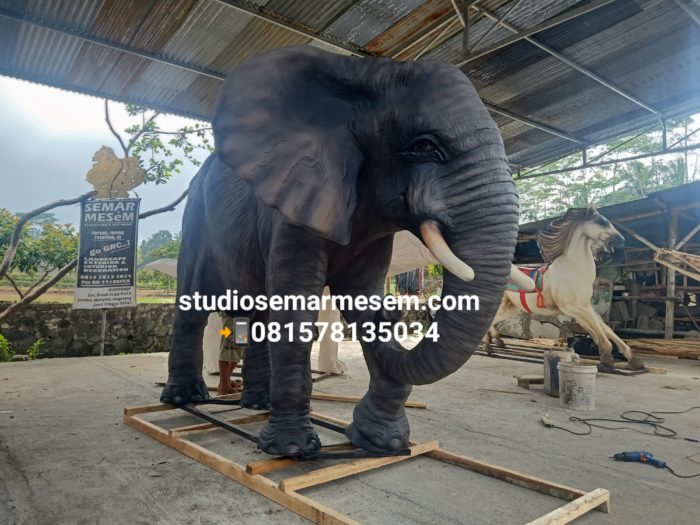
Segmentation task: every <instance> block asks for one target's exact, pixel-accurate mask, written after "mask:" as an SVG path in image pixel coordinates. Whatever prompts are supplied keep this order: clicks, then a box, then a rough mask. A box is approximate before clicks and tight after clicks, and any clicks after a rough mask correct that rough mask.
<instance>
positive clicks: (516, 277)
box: [508, 264, 536, 292]
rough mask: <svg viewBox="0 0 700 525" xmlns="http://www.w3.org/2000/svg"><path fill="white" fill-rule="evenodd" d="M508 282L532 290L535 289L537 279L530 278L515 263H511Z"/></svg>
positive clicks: (527, 290) (528, 290) (522, 288)
mask: <svg viewBox="0 0 700 525" xmlns="http://www.w3.org/2000/svg"><path fill="white" fill-rule="evenodd" d="M508 282H510V283H512V284H514V285H515V286H517V287H518V288H520V289H521V290H524V291H526V292H532V291H534V290H535V288H536V285H535V281H533V280H532V279H530V278H529V277H528V276H527V275H525V274H524V273H523V272H521V271H520V269H519V268H518V267H517V266H515V265H514V264H511V265H510V275H509V276H508Z"/></svg>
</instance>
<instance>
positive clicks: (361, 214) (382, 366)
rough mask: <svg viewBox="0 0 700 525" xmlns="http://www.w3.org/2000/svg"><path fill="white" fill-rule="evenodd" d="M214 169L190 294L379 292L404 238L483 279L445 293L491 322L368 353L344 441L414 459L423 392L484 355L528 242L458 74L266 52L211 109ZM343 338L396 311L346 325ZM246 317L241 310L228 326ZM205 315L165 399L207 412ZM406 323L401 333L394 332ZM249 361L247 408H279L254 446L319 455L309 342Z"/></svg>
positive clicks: (497, 150) (191, 202) (196, 319)
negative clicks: (431, 240)
mask: <svg viewBox="0 0 700 525" xmlns="http://www.w3.org/2000/svg"><path fill="white" fill-rule="evenodd" d="M214 132H215V138H216V143H217V152H216V155H215V156H212V157H210V158H209V159H208V160H207V162H206V163H205V164H204V165H203V166H202V169H201V170H200V172H199V173H198V174H197V176H196V177H195V179H194V180H193V181H192V184H191V188H190V194H189V199H188V202H187V207H186V210H185V216H184V220H183V243H182V251H181V253H180V258H179V263H178V296H180V295H181V294H193V293H194V292H195V291H199V292H200V293H202V294H222V293H225V291H226V290H227V289H231V290H238V293H239V295H244V294H250V295H259V294H267V295H273V294H279V295H285V294H301V295H307V296H308V295H321V293H322V290H323V287H324V286H325V285H326V284H328V285H330V287H331V291H332V293H334V294H350V295H367V296H369V295H372V294H382V292H383V282H384V276H385V275H386V272H387V268H388V265H389V260H390V257H391V246H392V240H393V234H394V233H395V232H397V231H400V230H404V229H405V230H409V231H411V232H413V233H414V234H416V235H420V234H419V225H420V223H421V222H422V221H424V220H426V219H431V220H435V221H437V222H438V223H439V224H440V227H441V229H442V232H443V236H444V237H445V239H446V241H447V243H448V244H449V245H450V247H451V249H452V251H453V252H454V253H455V254H456V255H457V256H458V257H459V258H461V259H462V260H464V261H465V262H466V263H467V264H469V265H470V266H471V267H472V268H473V269H474V271H475V273H476V278H475V279H474V280H473V281H471V282H468V283H467V282H462V281H460V280H458V279H457V278H455V277H454V276H453V275H451V274H449V273H446V275H445V279H444V290H443V293H444V294H450V295H460V294H476V295H478V296H479V298H480V310H479V311H478V312H474V311H471V312H447V311H441V312H439V313H438V315H437V318H436V321H437V323H438V332H439V334H440V338H439V340H438V341H437V342H433V341H428V340H423V341H422V342H421V343H420V344H419V345H418V346H417V347H416V348H414V349H413V350H411V351H406V350H405V349H404V348H403V347H402V346H401V345H400V344H399V343H398V342H396V341H391V342H388V343H377V342H375V343H371V344H370V343H364V342H363V343H362V348H363V353H364V357H365V360H366V362H367V366H368V368H369V372H370V384H369V389H368V392H367V393H366V395H365V396H364V397H363V399H362V400H361V402H360V403H358V405H357V406H356V408H355V412H354V421H353V423H352V424H351V425H350V426H349V427H348V429H347V431H346V433H347V436H348V437H349V439H351V440H352V442H353V443H355V444H356V445H358V446H360V447H362V448H365V449H371V450H379V451H388V450H395V449H397V448H402V447H406V446H407V445H408V440H409V428H408V421H407V419H406V415H405V412H404V406H403V404H404V402H405V400H406V399H407V397H408V395H409V393H410V391H411V385H414V384H425V383H432V382H435V381H438V380H439V379H441V378H443V377H445V376H447V375H449V374H451V373H452V372H454V371H455V370H457V369H458V368H459V367H461V366H462V365H463V364H464V362H465V361H466V360H467V359H468V358H469V357H470V356H471V354H472V353H473V351H474V350H475V349H476V346H477V345H478V343H479V341H480V339H481V337H482V336H483V334H484V333H485V332H486V330H487V329H488V327H489V325H490V323H491V320H492V318H493V316H494V315H495V312H496V309H497V308H498V304H499V302H500V299H501V296H502V294H503V290H504V287H505V284H506V277H507V275H508V272H509V270H510V262H511V258H512V255H513V250H514V247H515V242H516V235H517V225H518V206H517V196H516V193H515V186H514V184H513V181H512V178H511V175H510V171H509V169H508V164H507V162H506V155H505V152H504V149H503V143H502V140H501V137H500V135H499V133H498V130H497V128H496V125H495V124H494V122H493V121H492V120H491V118H490V116H489V114H488V112H487V111H486V109H485V108H484V106H483V105H482V103H481V101H480V99H479V97H478V96H477V94H476V92H475V90H474V88H473V86H472V85H471V83H470V82H469V81H468V80H467V78H466V77H465V76H464V75H463V74H462V73H461V72H460V71H459V70H458V69H456V68H454V67H453V66H449V65H444V64H437V63H430V62H423V61H421V62H403V63H400V62H394V61H392V60H388V59H369V58H368V59H359V58H354V57H344V56H340V55H334V54H329V53H325V52H323V51H320V50H316V49H313V48H310V47H302V48H287V49H280V50H275V51H271V52H267V53H264V54H262V55H259V56H257V57H256V58H254V59H252V60H250V61H248V62H246V63H245V64H243V65H241V66H240V67H239V68H238V69H236V70H235V71H234V72H233V73H232V74H231V75H230V76H229V77H228V79H227V80H226V82H225V83H224V85H223V88H222V90H221V94H220V97H219V101H218V103H217V106H216V109H215V118H214ZM342 313H343V316H344V317H345V319H346V320H347V321H348V322H357V323H362V322H366V321H373V322H379V321H382V320H384V319H390V317H391V316H390V312H372V311H352V310H349V311H344V312H342ZM230 314H231V315H235V316H242V315H245V313H244V312H230ZM206 317H207V312H196V311H187V312H185V311H180V310H178V311H177V313H176V316H175V321H174V335H173V342H172V350H171V352H170V360H169V378H168V383H167V385H166V387H165V389H164V390H163V394H162V396H161V400H162V401H163V402H167V403H175V404H177V403H185V402H190V401H200V400H203V399H206V397H207V392H206V388H205V386H204V382H203V380H202V377H201V372H200V371H201V369H202V331H203V326H204V324H205V321H206ZM253 320H257V321H264V322H268V321H277V322H279V323H280V324H282V325H284V324H285V323H289V322H293V323H297V324H298V323H300V322H302V321H307V322H314V321H315V320H316V315H315V313H314V312H304V311H285V312H275V311H270V312H256V313H255V315H254V316H253ZM394 320H395V318H394ZM285 337H286V334H284V335H283V338H282V340H281V341H280V342H279V343H271V344H255V345H253V346H251V347H250V348H249V349H248V350H247V354H246V358H245V365H244V369H243V376H244V383H245V391H244V393H243V401H242V404H243V405H244V406H246V407H250V408H258V409H262V408H267V407H268V406H269V407H270V409H271V417H270V419H269V422H268V423H267V425H266V427H265V428H264V429H263V431H262V432H261V434H260V440H259V447H260V448H261V449H262V450H264V451H265V452H268V453H270V454H281V455H298V454H313V453H314V452H315V451H317V450H318V449H319V447H320V442H319V439H318V436H317V435H316V433H315V432H314V430H313V428H312V426H311V424H310V422H309V396H310V394H311V385H312V383H311V371H310V362H309V356H310V351H311V344H310V343H301V342H299V338H298V337H295V338H294V340H287V339H285Z"/></svg>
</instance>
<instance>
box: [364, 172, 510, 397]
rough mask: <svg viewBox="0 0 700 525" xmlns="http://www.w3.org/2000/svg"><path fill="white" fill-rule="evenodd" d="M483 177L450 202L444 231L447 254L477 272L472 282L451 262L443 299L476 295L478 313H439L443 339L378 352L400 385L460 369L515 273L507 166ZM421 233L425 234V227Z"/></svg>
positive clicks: (419, 383)
mask: <svg viewBox="0 0 700 525" xmlns="http://www.w3.org/2000/svg"><path fill="white" fill-rule="evenodd" d="M485 179H486V180H488V182H486V183H483V182H482V183H478V185H477V186H476V187H473V186H474V183H473V182H472V184H468V186H472V187H470V188H469V189H468V191H465V192H464V194H463V196H462V197H461V198H459V197H458V198H457V199H458V203H457V204H455V203H454V202H452V203H450V218H451V222H452V224H451V225H450V226H449V228H447V227H446V228H444V236H445V241H446V244H447V245H448V246H449V250H448V251H449V252H451V253H452V254H453V255H454V256H455V257H456V259H459V260H460V261H463V262H464V263H466V265H468V266H467V268H470V269H472V270H473V279H472V280H468V279H465V278H464V277H465V275H464V273H468V272H467V271H466V270H465V268H464V267H463V266H462V267H461V266H460V265H459V264H456V263H455V262H454V260H453V261H451V262H452V264H451V265H450V267H446V268H445V274H444V280H443V290H442V298H443V300H444V298H445V297H447V296H453V297H455V298H459V296H465V295H470V296H477V297H478V301H479V302H478V310H476V309H472V310H462V311H460V310H456V309H455V310H451V311H448V310H446V309H441V310H439V311H438V313H437V316H436V318H435V322H436V323H437V332H438V334H439V338H438V339H437V340H432V339H429V338H427V337H426V338H423V340H422V341H421V342H420V343H419V344H418V345H417V346H416V347H415V348H414V349H413V350H410V351H407V350H404V349H398V348H397V347H393V348H392V347H389V346H383V347H380V348H378V349H377V354H376V357H377V360H378V362H379V365H380V366H381V367H382V369H383V370H384V371H385V372H386V373H387V374H389V375H390V376H391V377H392V378H394V379H395V380H397V381H399V382H402V383H406V384H413V385H421V384H427V383H433V382H435V381H438V380H440V379H442V378H444V377H446V376H448V375H449V374H451V373H453V372H455V371H456V370H458V369H459V368H460V367H461V366H462V365H463V364H464V363H465V362H466V361H467V359H469V357H471V355H472V354H473V353H474V351H475V350H476V348H477V346H478V344H479V342H480V341H481V338H482V337H483V335H484V334H485V333H486V331H487V330H488V328H489V326H490V325H491V322H492V321H493V318H494V316H495V315H496V311H497V310H498V306H499V304H500V302H501V299H502V297H503V292H504V289H505V285H506V279H507V278H508V277H509V275H510V274H511V267H512V266H511V260H512V257H513V251H514V248H515V243H516V238H517V232H518V204H517V196H516V194H515V185H514V184H513V181H512V179H511V177H510V172H509V171H508V170H507V168H505V167H504V168H499V169H497V170H494V171H491V172H489V174H488V175H485V176H483V177H481V180H482V181H483V180H485ZM460 201H461V202H460ZM429 229H434V227H430V228H428V230H429ZM421 230H422V233H423V234H425V233H426V229H425V228H421ZM438 235H439V234H438ZM433 243H434V242H433ZM426 244H429V242H426ZM450 270H453V271H456V273H458V274H459V273H460V270H461V273H462V275H459V276H458V275H455V273H452V271H450ZM470 277H471V276H470ZM472 304H474V303H472Z"/></svg>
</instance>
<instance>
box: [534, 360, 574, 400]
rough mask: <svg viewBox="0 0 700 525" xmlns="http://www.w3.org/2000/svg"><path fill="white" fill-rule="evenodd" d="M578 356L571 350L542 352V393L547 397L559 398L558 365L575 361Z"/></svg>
mask: <svg viewBox="0 0 700 525" xmlns="http://www.w3.org/2000/svg"><path fill="white" fill-rule="evenodd" d="M577 360H578V355H576V354H575V353H574V352H573V351H572V350H545V351H544V360H543V361H544V393H545V394H547V395H548V396H552V397H559V369H558V368H557V365H558V364H559V363H569V362H571V361H577Z"/></svg>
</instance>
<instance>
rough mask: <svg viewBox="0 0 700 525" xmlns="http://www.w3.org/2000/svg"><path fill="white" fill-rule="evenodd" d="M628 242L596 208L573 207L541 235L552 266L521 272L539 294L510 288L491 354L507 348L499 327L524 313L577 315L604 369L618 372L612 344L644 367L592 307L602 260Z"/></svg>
mask: <svg viewBox="0 0 700 525" xmlns="http://www.w3.org/2000/svg"><path fill="white" fill-rule="evenodd" d="M624 242H625V238H624V237H623V236H622V235H620V232H618V231H617V230H616V229H615V227H614V226H613V225H612V224H611V223H610V221H609V220H608V219H606V218H605V217H603V216H602V215H601V214H600V213H598V212H597V211H596V209H595V207H593V206H589V207H588V208H570V209H569V210H567V212H566V213H565V214H564V216H563V217H561V218H560V219H557V220H555V221H553V222H552V223H551V224H550V225H549V226H548V227H547V228H546V229H545V230H543V231H541V232H539V233H538V238H537V243H538V245H539V247H540V253H541V254H542V259H543V260H544V261H545V263H546V264H545V265H544V266H542V267H540V268H521V271H523V272H524V273H527V274H528V275H530V277H531V278H532V279H533V280H534V281H535V284H536V285H537V290H535V291H534V292H526V291H519V290H511V289H507V290H506V292H505V294H504V297H503V300H502V301H501V306H500V307H499V309H498V312H497V313H496V317H495V318H494V320H493V324H492V325H491V328H490V329H489V331H488V333H487V334H486V336H485V337H484V346H485V347H486V351H487V352H491V351H492V347H491V344H492V343H494V344H495V345H496V346H501V347H502V346H503V341H502V340H501V339H500V337H499V336H498V332H497V331H496V328H495V325H496V323H498V322H500V321H503V320H504V319H507V318H509V317H512V316H513V315H515V314H516V313H518V312H519V311H523V312H527V313H535V314H541V315H558V314H565V315H568V316H570V317H573V318H574V319H575V320H576V322H577V323H578V324H579V325H580V326H581V327H582V328H583V329H584V330H586V331H587V332H588V333H589V334H590V335H591V337H592V338H593V341H594V342H595V343H596V345H598V349H599V352H600V364H599V365H598V369H599V370H600V371H604V372H612V370H613V357H612V343H611V342H610V341H613V342H614V343H615V344H616V345H617V348H618V349H619V350H620V352H622V354H623V355H624V356H625V357H626V358H627V361H628V365H629V367H630V368H631V369H633V370H641V369H643V368H644V363H643V362H642V361H641V359H639V358H638V357H636V356H635V355H634V354H633V352H632V350H631V349H630V347H629V346H628V345H627V344H626V343H625V342H624V341H623V340H622V339H620V338H619V337H618V336H617V334H615V332H613V331H612V329H611V328H610V327H609V326H608V325H606V324H605V322H604V321H603V319H602V318H601V317H600V316H599V315H598V313H597V312H596V311H595V310H593V307H592V306H591V298H592V297H593V281H594V280H595V277H596V266H595V265H596V260H597V259H598V256H599V255H602V254H603V253H608V254H611V253H613V252H614V251H615V248H620V247H622V246H623V245H624Z"/></svg>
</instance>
